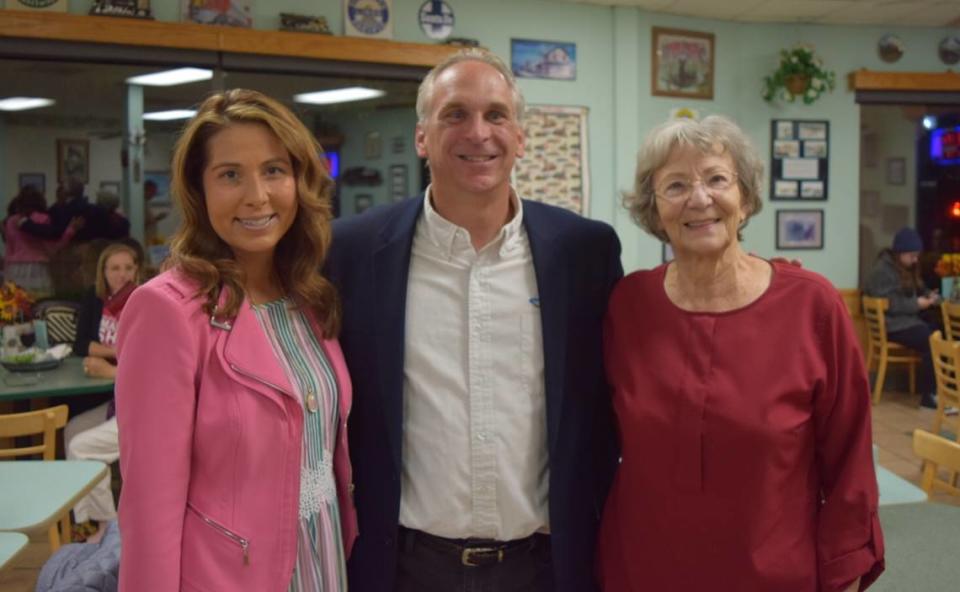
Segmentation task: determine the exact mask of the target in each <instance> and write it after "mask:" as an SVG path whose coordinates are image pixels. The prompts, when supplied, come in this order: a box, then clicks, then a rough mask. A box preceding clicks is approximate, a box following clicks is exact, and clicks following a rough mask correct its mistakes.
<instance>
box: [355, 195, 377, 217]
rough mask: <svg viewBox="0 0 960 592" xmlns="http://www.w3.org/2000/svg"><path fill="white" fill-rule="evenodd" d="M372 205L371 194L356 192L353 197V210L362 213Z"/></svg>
mask: <svg viewBox="0 0 960 592" xmlns="http://www.w3.org/2000/svg"><path fill="white" fill-rule="evenodd" d="M371 206H373V195H371V194H369V193H358V194H357V195H356V196H354V198H353V212H354V213H355V214H362V213H364V212H366V211H367V210H369V209H370V207H371Z"/></svg>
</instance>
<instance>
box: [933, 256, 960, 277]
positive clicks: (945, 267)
mask: <svg viewBox="0 0 960 592" xmlns="http://www.w3.org/2000/svg"><path fill="white" fill-rule="evenodd" d="M933 270H934V271H935V272H937V275H938V276H940V277H951V276H956V275H960V253H944V254H943V255H941V256H940V260H939V261H937V266H936V267H934V268H933Z"/></svg>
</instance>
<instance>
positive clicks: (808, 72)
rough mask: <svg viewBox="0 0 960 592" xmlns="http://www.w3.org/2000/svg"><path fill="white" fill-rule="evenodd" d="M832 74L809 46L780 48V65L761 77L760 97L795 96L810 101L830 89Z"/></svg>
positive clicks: (783, 97)
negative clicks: (761, 95)
mask: <svg viewBox="0 0 960 592" xmlns="http://www.w3.org/2000/svg"><path fill="white" fill-rule="evenodd" d="M835 78H836V76H835V74H834V73H833V71H831V70H826V69H824V67H823V62H822V61H821V60H820V58H819V57H817V56H816V55H815V54H814V53H813V48H812V47H809V46H805V45H798V46H796V47H794V48H793V49H790V50H787V49H783V50H780V65H779V67H778V68H777V69H776V70H775V71H774V72H773V73H772V74H770V75H769V76H765V77H764V79H763V100H765V101H770V102H772V101H774V100H776V99H782V100H785V101H789V102H791V103H792V102H794V101H796V100H797V99H798V98H799V99H800V100H802V101H803V102H804V104H807V105H810V104H811V103H813V102H814V101H816V100H817V99H819V98H820V95H822V94H823V93H825V92H827V91H828V90H833V88H834V81H835Z"/></svg>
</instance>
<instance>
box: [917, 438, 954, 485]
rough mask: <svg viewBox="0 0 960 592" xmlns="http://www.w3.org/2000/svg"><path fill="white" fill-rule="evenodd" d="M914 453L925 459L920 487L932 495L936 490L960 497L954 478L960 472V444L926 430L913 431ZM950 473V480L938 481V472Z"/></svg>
mask: <svg viewBox="0 0 960 592" xmlns="http://www.w3.org/2000/svg"><path fill="white" fill-rule="evenodd" d="M913 452H914V454H916V455H917V456H919V457H920V458H921V459H923V476H922V477H921V478H920V487H921V488H922V489H923V490H924V491H926V492H927V495H930V494H931V493H932V492H933V490H934V489H938V490H943V491H946V492H948V493H951V494H953V495H960V487H957V486H956V481H955V480H954V476H955V475H956V474H957V472H958V471H960V444H958V443H956V442H951V441H950V440H947V439H946V438H943V437H941V436H938V435H936V434H931V433H930V432H927V431H924V430H914V431H913ZM941 468H943V469H946V470H947V471H948V474H949V477H948V479H946V480H944V479H938V471H939V470H940V469H941Z"/></svg>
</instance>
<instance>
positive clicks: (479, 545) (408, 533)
mask: <svg viewBox="0 0 960 592" xmlns="http://www.w3.org/2000/svg"><path fill="white" fill-rule="evenodd" d="M399 540H400V544H401V545H402V546H403V547H404V548H407V549H412V548H413V547H414V546H417V545H419V546H422V547H426V548H428V549H431V550H433V551H436V552H438V553H441V554H443V555H448V556H450V557H451V558H453V557H456V558H458V559H459V560H460V564H461V565H465V566H467V567H481V566H486V565H496V564H498V563H503V562H504V561H506V560H508V559H510V558H511V557H513V556H516V555H519V554H521V553H524V552H529V551H532V550H533V549H536V548H538V547H540V546H543V545H548V544H549V543H550V537H549V536H547V535H545V534H532V535H530V536H528V537H526V538H523V539H515V540H512V541H495V540H492V539H448V538H445V537H440V536H436V535H433V534H430V533H428V532H423V531H422V530H413V529H412V528H406V527H404V526H401V527H400V536H399Z"/></svg>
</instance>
